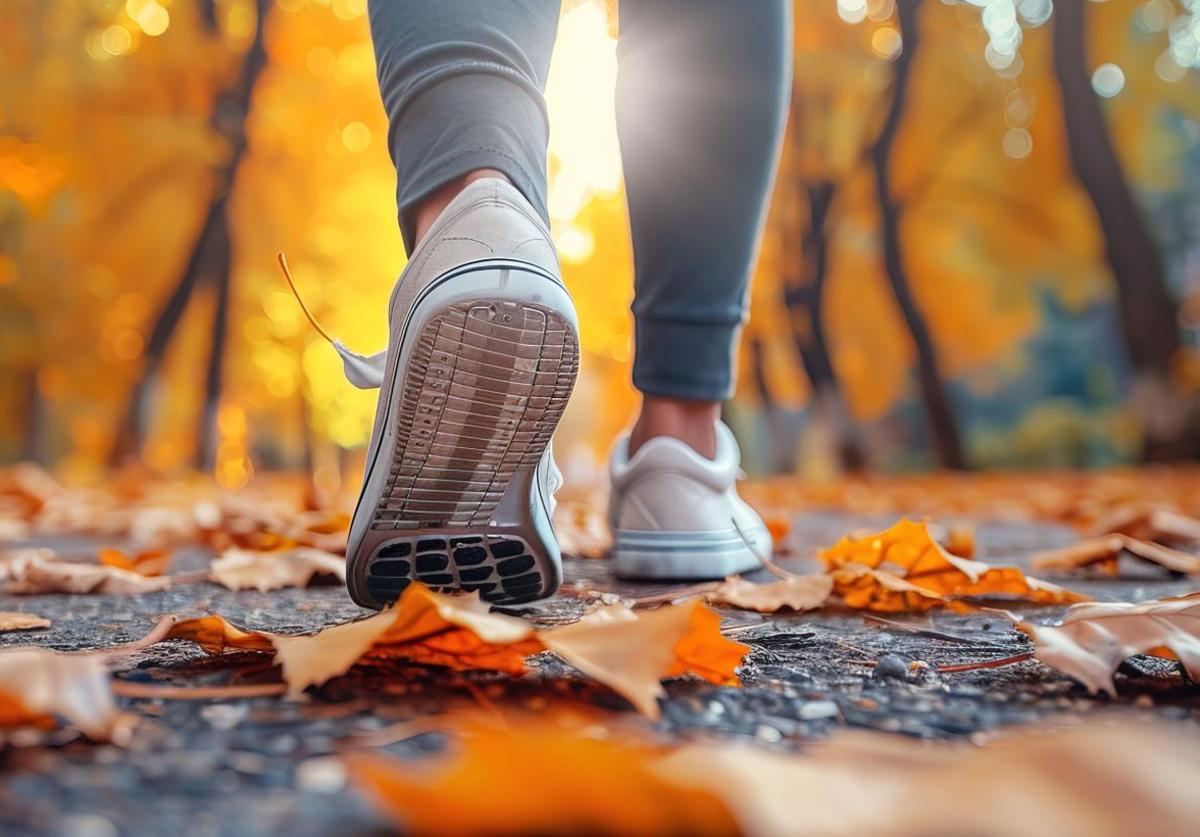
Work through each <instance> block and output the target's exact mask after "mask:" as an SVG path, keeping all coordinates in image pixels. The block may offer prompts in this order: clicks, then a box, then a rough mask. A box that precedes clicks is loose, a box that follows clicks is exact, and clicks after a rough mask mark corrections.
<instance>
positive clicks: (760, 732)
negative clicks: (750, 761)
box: [754, 724, 783, 744]
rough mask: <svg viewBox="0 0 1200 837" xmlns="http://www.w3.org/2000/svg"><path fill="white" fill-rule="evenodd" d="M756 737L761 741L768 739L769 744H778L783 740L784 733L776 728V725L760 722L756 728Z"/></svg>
mask: <svg viewBox="0 0 1200 837" xmlns="http://www.w3.org/2000/svg"><path fill="white" fill-rule="evenodd" d="M754 737H755V738H757V739H759V740H760V741H766V742H767V743H768V744H778V743H779V742H780V741H782V740H783V733H782V732H780V731H779V730H777V729H775V727H772V726H769V725H767V724H760V725H759V727H758V728H757V729H756V730H754Z"/></svg>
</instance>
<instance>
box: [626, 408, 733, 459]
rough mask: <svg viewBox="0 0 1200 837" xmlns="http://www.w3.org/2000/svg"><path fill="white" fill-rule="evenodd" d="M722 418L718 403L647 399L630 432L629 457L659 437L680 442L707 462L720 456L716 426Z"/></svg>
mask: <svg viewBox="0 0 1200 837" xmlns="http://www.w3.org/2000/svg"><path fill="white" fill-rule="evenodd" d="M720 417H721V404H720V402H717V401H688V400H684V399H681V398H660V397H658V396H653V395H647V396H645V397H644V398H643V399H642V408H641V410H640V411H639V413H638V417H637V421H635V422H634V424H633V429H632V430H630V432H629V455H630V456H632V455H633V454H635V453H637V451H638V448H640V447H641V446H642V445H644V444H645V443H646V442H648V441H650V440H651V439H653V438H655V437H658V436H668V437H670V438H673V439H678V440H680V441H681V442H683V443H684V444H686V445H687V446H688V447H690V448H691V449H692V450H694V451H696V453H698V454H700V455H701V456H703V457H705V458H706V459H713V458H715V457H716V455H717V431H716V424H717V421H718V419H720Z"/></svg>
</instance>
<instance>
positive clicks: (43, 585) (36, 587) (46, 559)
mask: <svg viewBox="0 0 1200 837" xmlns="http://www.w3.org/2000/svg"><path fill="white" fill-rule="evenodd" d="M169 584H170V579H169V578H165V577H164V578H148V577H146V576H143V575H139V574H138V573H135V572H130V571H129V570H123V569H120V568H119V567H107V566H104V565H102V564H80V563H75V562H73V561H64V560H62V559H61V558H60V557H59V556H58V554H57V553H55V551H54V550H52V549H18V550H13V551H10V552H7V553H4V554H3V555H2V556H0V589H2V590H3V592H5V593H9V594H21V595H39V594H44V593H97V594H131V593H145V592H147V591H150V590H162V589H164V588H165V587H167V586H168V585H169Z"/></svg>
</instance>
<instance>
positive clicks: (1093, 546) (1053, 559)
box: [1030, 535, 1200, 575]
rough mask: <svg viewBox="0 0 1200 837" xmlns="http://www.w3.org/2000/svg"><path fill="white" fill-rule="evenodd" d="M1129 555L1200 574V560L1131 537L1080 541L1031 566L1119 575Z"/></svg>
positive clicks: (1036, 558)
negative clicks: (1096, 569)
mask: <svg viewBox="0 0 1200 837" xmlns="http://www.w3.org/2000/svg"><path fill="white" fill-rule="evenodd" d="M1126 553H1127V554H1129V555H1132V556H1134V557H1135V558H1141V559H1142V560H1143V561H1148V562H1150V563H1152V564H1158V565H1159V566H1160V567H1163V568H1165V569H1167V570H1170V571H1171V572H1175V573H1186V574H1198V573H1200V557H1197V556H1195V555H1189V554H1188V553H1186V552H1180V551H1179V550H1178V549H1171V548H1170V547H1168V546H1163V545H1162V544H1158V543H1154V542H1152V541H1143V540H1138V539H1137V538H1134V537H1130V536H1129V535H1105V536H1104V537H1101V538H1091V539H1089V540H1084V541H1079V542H1078V543H1074V544H1071V545H1070V546H1065V547H1062V548H1061V549H1051V550H1047V551H1045V552H1039V553H1037V554H1036V555H1034V556H1033V557H1032V558H1031V559H1030V563H1031V566H1033V567H1034V568H1035V569H1039V570H1063V571H1070V570H1074V569H1079V568H1081V567H1090V566H1097V567H1099V569H1101V570H1102V571H1103V572H1106V573H1108V574H1110V575H1116V573H1117V571H1118V564H1119V561H1120V558H1121V555H1122V554H1126Z"/></svg>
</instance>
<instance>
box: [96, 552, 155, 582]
mask: <svg viewBox="0 0 1200 837" xmlns="http://www.w3.org/2000/svg"><path fill="white" fill-rule="evenodd" d="M97 557H98V558H99V559H100V563H101V564H103V565H104V566H106V567H116V568H118V569H122V570H128V571H129V572H132V573H137V574H138V575H151V576H157V575H162V574H163V573H165V572H166V571H167V569H168V568H169V567H170V565H171V553H170V551H168V550H166V549H143V550H141V551H140V552H135V553H134V554H132V555H130V554H128V553H127V552H123V551H121V550H119V549H101V550H100V551H99V552H98V553H97Z"/></svg>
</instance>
